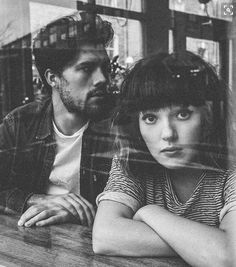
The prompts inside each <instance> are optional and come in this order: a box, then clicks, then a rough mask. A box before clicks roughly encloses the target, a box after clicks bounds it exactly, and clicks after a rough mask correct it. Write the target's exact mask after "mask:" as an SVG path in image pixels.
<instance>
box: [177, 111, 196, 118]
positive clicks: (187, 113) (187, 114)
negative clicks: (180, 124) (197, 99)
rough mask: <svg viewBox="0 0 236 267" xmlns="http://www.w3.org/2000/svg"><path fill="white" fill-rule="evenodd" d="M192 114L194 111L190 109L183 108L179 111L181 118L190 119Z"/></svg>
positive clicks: (178, 116) (178, 115)
mask: <svg viewBox="0 0 236 267" xmlns="http://www.w3.org/2000/svg"><path fill="white" fill-rule="evenodd" d="M191 114H192V111H190V110H181V111H180V112H178V114H177V118H178V119H179V120H188V119H189V118H190V116H191Z"/></svg>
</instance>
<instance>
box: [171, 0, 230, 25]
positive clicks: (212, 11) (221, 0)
mask: <svg viewBox="0 0 236 267" xmlns="http://www.w3.org/2000/svg"><path fill="white" fill-rule="evenodd" d="M232 2H233V0H211V1H210V2H209V3H208V4H207V5H206V6H205V5H204V4H200V2H199V1H198V0H170V1H169V8H170V9H172V10H175V11H180V12H185V13H189V14H195V15H200V16H207V13H208V14H209V16H210V17H214V18H218V19H223V20H232V18H231V17H230V16H226V15H225V14H224V7H223V5H225V4H226V5H227V4H231V3H232ZM206 8H207V9H206Z"/></svg>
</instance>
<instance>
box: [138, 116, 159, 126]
mask: <svg viewBox="0 0 236 267" xmlns="http://www.w3.org/2000/svg"><path fill="white" fill-rule="evenodd" d="M142 120H143V121H144V122H145V123H146V124H154V123H156V121H157V117H156V116H154V115H149V114H146V115H143V118H142Z"/></svg>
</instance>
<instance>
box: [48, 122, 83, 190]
mask: <svg viewBox="0 0 236 267" xmlns="http://www.w3.org/2000/svg"><path fill="white" fill-rule="evenodd" d="M87 127H88V123H87V124H85V125H84V126H83V127H82V128H81V129H80V130H79V131H77V132H76V133H74V134H73V135H64V134H62V133H61V132H60V131H59V130H58V128H57V127H56V125H55V123H54V122H53V128H54V132H55V140H56V143H57V151H56V156H55V160H54V163H53V167H52V171H51V174H50V176H49V184H48V188H47V192H46V194H51V195H59V194H67V193H69V192H70V193H75V194H80V160H81V149H82V136H83V133H84V131H85V130H86V128H87Z"/></svg>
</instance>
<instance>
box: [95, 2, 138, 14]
mask: <svg viewBox="0 0 236 267" xmlns="http://www.w3.org/2000/svg"><path fill="white" fill-rule="evenodd" d="M96 4H97V5H103V6H110V7H116V8H121V9H126V10H132V11H137V12H140V11H142V0H96Z"/></svg>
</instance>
